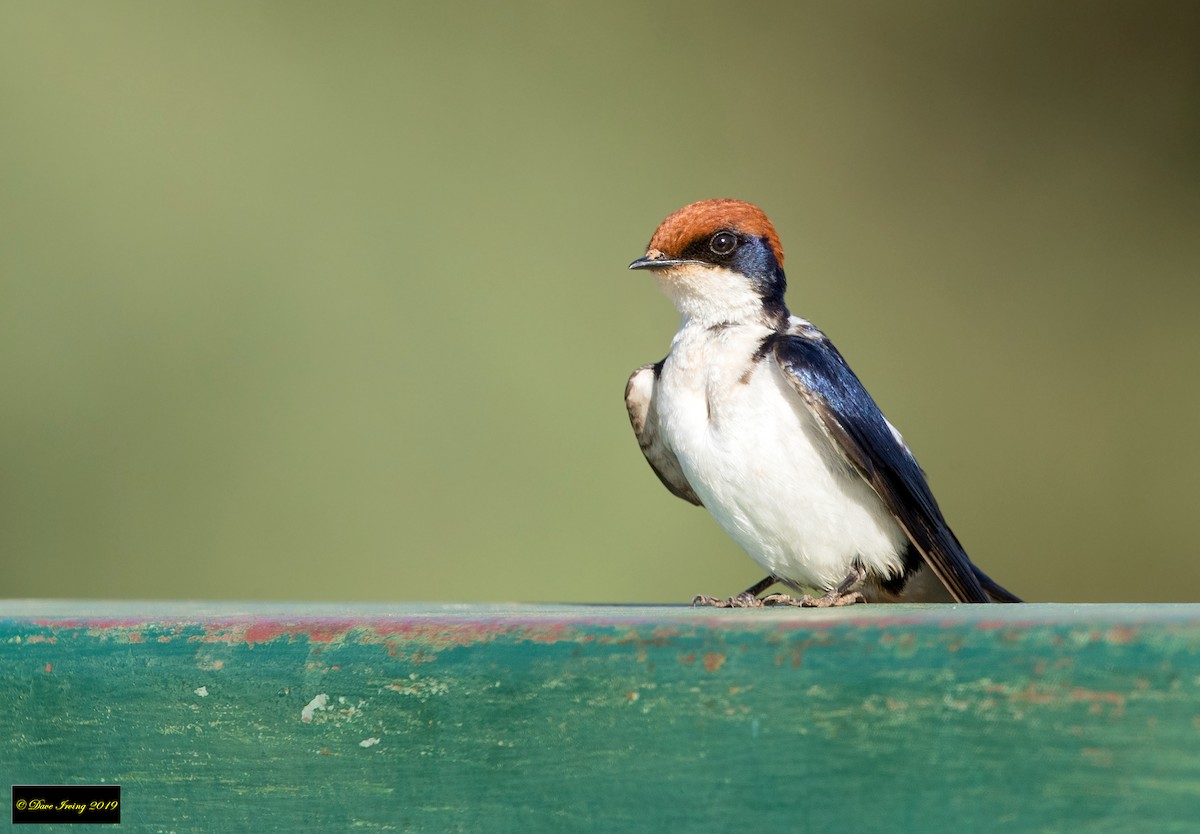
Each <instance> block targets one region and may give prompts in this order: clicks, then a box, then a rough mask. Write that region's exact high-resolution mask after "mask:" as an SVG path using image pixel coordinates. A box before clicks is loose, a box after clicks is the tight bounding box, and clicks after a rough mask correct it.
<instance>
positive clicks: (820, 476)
mask: <svg viewBox="0 0 1200 834" xmlns="http://www.w3.org/2000/svg"><path fill="white" fill-rule="evenodd" d="M768 332H769V331H768V330H767V329H766V328H763V327H760V326H757V325H739V326H736V327H728V328H725V329H722V330H712V329H705V328H701V327H684V328H683V329H681V330H680V332H679V333H678V334H677V335H676V337H675V341H674V342H673V343H672V347H671V353H670V355H669V356H668V357H667V360H666V363H665V364H664V366H663V369H662V374H661V376H660V378H659V380H658V384H657V386H656V390H655V394H654V397H655V403H656V406H657V409H658V414H659V421H660V426H661V430H662V433H663V437H664V439H665V440H666V442H667V443H668V444H669V445H670V446H671V448H672V449H673V450H674V452H675V454H676V456H677V457H678V458H679V462H680V465H681V466H682V468H683V471H684V473H685V475H686V476H687V479H688V481H689V483H691V485H692V488H693V489H694V490H695V491H696V494H697V495H698V496H699V497H700V499H701V500H702V501H703V502H704V506H705V507H706V508H707V509H708V510H709V512H711V513H712V515H713V517H714V518H715V519H716V520H717V523H718V524H720V525H721V527H722V528H723V529H724V530H725V531H726V532H727V533H728V534H729V535H730V536H731V537H732V538H733V539H734V541H736V542H737V543H738V544H739V545H741V546H742V547H743V548H744V549H745V550H746V551H747V552H748V553H749V554H750V555H751V556H752V557H753V558H754V560H755V561H757V562H758V563H759V564H760V565H762V566H763V567H764V568H766V569H767V570H768V571H769V572H770V573H772V574H773V575H775V576H778V577H780V578H782V579H787V580H789V581H791V582H794V583H796V584H798V585H802V586H805V587H811V588H818V589H829V588H832V587H835V586H836V585H837V584H838V583H839V582H841V581H842V580H843V579H844V578H845V577H846V575H847V573H848V572H849V568H850V564H851V562H852V561H853V560H854V558H855V557H856V556H857V557H860V558H861V559H862V560H863V563H864V564H865V565H866V567H867V568H868V570H872V571H874V572H877V573H878V574H880V575H883V576H889V575H893V574H895V573H898V572H899V570H900V566H901V558H900V556H901V554H902V552H903V547H904V544H905V542H906V538H905V535H904V532H903V531H902V530H901V529H900V526H899V525H898V524H897V523H896V521H895V519H894V518H893V517H892V515H891V513H890V512H888V510H887V508H886V507H885V506H884V505H883V502H882V501H881V500H880V499H879V497H878V496H877V495H876V494H875V492H874V491H873V490H872V489H871V487H870V486H869V485H868V484H867V483H866V481H864V480H863V479H862V477H861V476H860V475H859V474H858V472H857V471H855V470H854V469H853V468H852V467H851V466H850V465H849V464H848V463H847V462H846V461H845V460H844V459H843V458H842V457H841V456H840V455H839V454H838V453H837V452H836V451H835V449H834V447H833V446H832V444H831V442H830V441H829V439H828V438H827V437H826V435H825V434H824V432H823V430H822V429H821V427H820V425H819V424H818V422H817V418H816V417H815V415H813V414H812V413H811V412H810V411H809V409H808V408H807V406H805V404H804V402H803V400H802V399H801V398H800V396H799V395H798V394H797V393H796V391H795V390H794V389H793V388H792V387H791V384H790V383H789V382H788V381H787V379H786V378H785V377H784V375H783V372H782V371H781V369H780V368H779V366H778V365H777V364H776V363H775V360H774V358H773V356H771V355H769V354H768V356H766V357H764V358H763V359H761V360H760V361H758V362H757V364H755V365H752V363H751V357H752V356H753V354H754V352H755V350H756V349H757V348H758V346H759V345H760V344H761V342H762V339H763V338H764V337H765V336H766V335H767V334H768ZM750 368H753V370H752V371H751V373H750V374H749V375H748V376H747V375H746V371H747V370H748V369H750Z"/></svg>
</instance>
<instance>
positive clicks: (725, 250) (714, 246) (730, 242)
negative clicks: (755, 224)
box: [708, 232, 738, 255]
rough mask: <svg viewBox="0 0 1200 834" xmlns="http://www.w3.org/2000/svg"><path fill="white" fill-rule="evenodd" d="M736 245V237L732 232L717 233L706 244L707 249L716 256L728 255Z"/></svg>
mask: <svg viewBox="0 0 1200 834" xmlns="http://www.w3.org/2000/svg"><path fill="white" fill-rule="evenodd" d="M737 245H738V239H737V235H735V234H734V233H733V232H717V233H716V234H715V235H713V236H712V239H711V240H709V242H708V248H709V249H711V250H713V253H714V254H716V255H728V254H729V253H730V252H732V251H733V250H734V249H737Z"/></svg>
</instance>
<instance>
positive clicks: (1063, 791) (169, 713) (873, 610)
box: [0, 601, 1200, 832]
mask: <svg viewBox="0 0 1200 834" xmlns="http://www.w3.org/2000/svg"><path fill="white" fill-rule="evenodd" d="M0 781H5V782H7V783H8V784H13V783H15V784H105V783H107V784H112V783H116V784H120V785H121V800H122V822H121V828H122V829H123V830H127V831H138V832H142V831H145V832H167V831H173V832H189V831H220V832H241V831H265V830H279V831H284V830H286V831H353V830H366V831H464V832H530V831H569V832H575V831H578V832H584V831H586V832H592V831H634V832H641V831H644V832H666V831H714V832H718V831H719V832H724V831H739V830H743V829H748V830H753V831H825V830H836V831H853V832H943V831H944V832H951V831H953V832H962V831H1017V832H1066V831H1087V832H1115V831H1122V832H1123V831H1130V832H1167V831H1180V832H1183V831H1188V832H1190V831H1196V830H1200V606H1192V605H1091V606H1077V605H1021V606H867V605H860V606H854V607H851V608H846V609H838V610H832V611H817V610H797V609H788V610H777V609H769V610H750V611H746V610H741V611H728V610H722V611H714V610H692V609H690V608H686V607H675V606H664V607H624V606H612V607H607V606H563V605H556V606H542V605H537V606H497V605H461V606H458V605H455V606H449V605H446V606H415V605H413V606H389V607H379V606H365V605H344V606H333V605H328V604H322V605H288V606H280V605H274V606H273V605H261V604H254V605H242V606H238V605H232V604H214V605H202V604H183V603H180V604H173V603H160V604H146V603H104V604H100V603H90V602H71V603H68V602H38V601H15V602H14V601H10V602H0ZM34 828H37V826H35V827H34ZM46 830H51V828H50V826H46ZM54 830H58V829H54Z"/></svg>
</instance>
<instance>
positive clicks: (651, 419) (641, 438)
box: [625, 362, 700, 506]
mask: <svg viewBox="0 0 1200 834" xmlns="http://www.w3.org/2000/svg"><path fill="white" fill-rule="evenodd" d="M661 371H662V362H658V363H656V364H653V365H643V366H642V367H640V368H638V369H637V370H636V371H634V372H633V374H632V375H631V376H630V377H629V382H628V383H627V384H626V386H625V408H626V409H628V411H629V422H630V424H632V426H633V433H634V434H635V435H637V441H638V445H639V446H641V447H642V454H643V455H645V456H646V461H647V462H648V463H649V464H650V468H651V469H653V470H654V474H655V475H657V476H658V479H659V480H660V481H662V482H663V486H665V487H666V488H667V489H669V490H671V493H672V494H673V495H678V496H679V497H680V498H682V499H683V500H684V501H689V502H691V503H693V504H695V505H696V506H700V499H699V498H698V497H697V496H696V493H695V491H694V490H693V489H692V485H691V484H689V483H688V480H687V477H686V476H684V474H683V468H682V467H680V465H679V458H677V457H675V453H674V452H672V451H671V449H670V448H669V447H668V446H667V444H666V443H664V442H663V440H662V437H661V436H660V435H659V432H658V413H657V412H656V411H655V410H654V383H655V381H656V380H657V379H658V375H659V373H660V372H661Z"/></svg>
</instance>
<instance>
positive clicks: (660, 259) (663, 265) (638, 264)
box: [629, 249, 695, 269]
mask: <svg viewBox="0 0 1200 834" xmlns="http://www.w3.org/2000/svg"><path fill="white" fill-rule="evenodd" d="M690 263H695V261H687V260H681V259H679V258H668V257H667V256H666V255H664V254H663V253H662V252H660V251H658V250H657V249H651V250H649V251H647V252H646V254H645V255H643V256H642V257H640V258H638V259H637V260H636V261H634V262H633V263H631V264H630V265H629V268H630V269H667V268H668V267H672V266H683V265H684V264H690Z"/></svg>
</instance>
